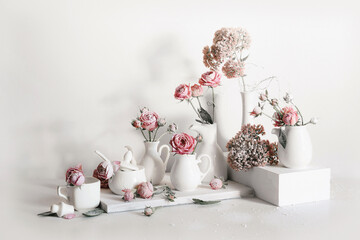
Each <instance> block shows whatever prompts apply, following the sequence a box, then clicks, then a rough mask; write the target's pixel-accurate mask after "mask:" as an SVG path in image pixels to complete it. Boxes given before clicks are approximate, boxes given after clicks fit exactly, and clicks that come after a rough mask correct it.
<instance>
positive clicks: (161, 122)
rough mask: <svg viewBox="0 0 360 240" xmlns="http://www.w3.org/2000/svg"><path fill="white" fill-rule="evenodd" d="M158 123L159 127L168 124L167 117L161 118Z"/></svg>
mask: <svg viewBox="0 0 360 240" xmlns="http://www.w3.org/2000/svg"><path fill="white" fill-rule="evenodd" d="M158 125H159V127H162V126H165V125H166V120H165V118H159V120H158Z"/></svg>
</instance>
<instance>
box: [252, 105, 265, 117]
mask: <svg viewBox="0 0 360 240" xmlns="http://www.w3.org/2000/svg"><path fill="white" fill-rule="evenodd" d="M261 112H262V110H261V108H260V107H258V106H256V107H255V108H254V110H253V111H252V112H251V113H250V115H251V116H254V117H257V116H259V115H260V114H261Z"/></svg>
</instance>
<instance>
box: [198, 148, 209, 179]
mask: <svg viewBox="0 0 360 240" xmlns="http://www.w3.org/2000/svg"><path fill="white" fill-rule="evenodd" d="M202 158H207V160H208V161H209V164H208V168H207V169H206V171H205V172H201V171H200V182H202V180H203V179H204V178H205V176H206V175H207V174H208V173H209V172H210V169H211V168H212V162H211V158H210V156H209V155H207V154H201V155H200V156H199V157H198V158H197V159H196V162H197V163H198V164H199V163H201V162H202V160H201V159H202Z"/></svg>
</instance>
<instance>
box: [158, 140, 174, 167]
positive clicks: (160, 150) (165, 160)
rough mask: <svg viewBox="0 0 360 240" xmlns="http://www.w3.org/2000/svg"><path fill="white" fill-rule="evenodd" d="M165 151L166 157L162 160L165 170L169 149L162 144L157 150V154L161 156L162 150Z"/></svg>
mask: <svg viewBox="0 0 360 240" xmlns="http://www.w3.org/2000/svg"><path fill="white" fill-rule="evenodd" d="M164 148H165V149H166V150H167V151H166V157H165V159H164V160H163V161H164V166H165V168H166V165H167V163H168V160H169V157H170V151H171V150H170V147H169V146H168V145H166V144H164V145H162V146H161V147H160V148H159V151H158V153H159V154H160V155H161V153H162V150H163V149H164Z"/></svg>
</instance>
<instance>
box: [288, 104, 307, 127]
mask: <svg viewBox="0 0 360 240" xmlns="http://www.w3.org/2000/svg"><path fill="white" fill-rule="evenodd" d="M291 104H292V105H294V107H295V108H296V110H297V111H298V113H299V115H300V117H301V125H304V118H303V116H302V114H301V112H300V110H299V108H298V107H297V106H296V105H295V103H294V102H293V101H291Z"/></svg>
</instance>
